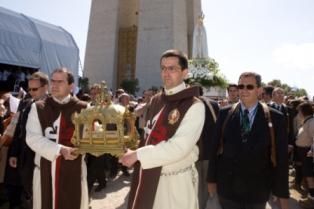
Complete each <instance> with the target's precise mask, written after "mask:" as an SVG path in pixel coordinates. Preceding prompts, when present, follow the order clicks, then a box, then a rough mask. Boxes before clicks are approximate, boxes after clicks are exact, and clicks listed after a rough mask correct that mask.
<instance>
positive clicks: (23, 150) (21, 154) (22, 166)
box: [6, 97, 35, 189]
mask: <svg viewBox="0 0 314 209" xmlns="http://www.w3.org/2000/svg"><path fill="white" fill-rule="evenodd" d="M32 103H33V102H32V100H31V98H29V97H28V98H26V99H23V100H22V101H21V102H20V104H19V107H18V111H19V112H20V117H19V120H18V123H17V125H16V129H15V132H14V136H13V141H12V144H11V146H10V147H9V151H8V159H9V158H10V157H16V158H17V168H12V167H11V166H9V165H8V163H7V168H6V183H8V184H13V185H15V184H18V185H19V184H21V183H22V185H23V186H24V187H25V188H26V187H27V188H26V189H29V188H31V183H32V179H33V170H34V156H35V153H34V152H33V151H32V150H31V149H30V148H29V147H28V145H27V144H26V141H25V138H26V122H27V119H28V113H29V111H30V109H31V104H32ZM20 181H22V182H20Z"/></svg>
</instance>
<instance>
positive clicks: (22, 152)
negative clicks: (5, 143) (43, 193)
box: [6, 72, 49, 209]
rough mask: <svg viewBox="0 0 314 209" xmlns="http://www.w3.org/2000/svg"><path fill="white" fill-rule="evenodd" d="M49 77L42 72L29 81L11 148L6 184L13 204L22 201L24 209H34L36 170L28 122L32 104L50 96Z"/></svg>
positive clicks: (19, 108) (34, 74)
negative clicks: (33, 197)
mask: <svg viewBox="0 0 314 209" xmlns="http://www.w3.org/2000/svg"><path fill="white" fill-rule="evenodd" d="M48 82H49V81H48V76H47V75H46V74H44V73H42V72H36V73H33V74H32V75H31V76H30V78H29V79H28V94H27V95H26V97H25V98H24V99H23V100H22V101H20V103H19V107H18V112H19V113H20V116H19V120H18V123H17V125H16V129H15V132H14V136H13V141H12V144H11V146H10V148H9V152H8V158H9V166H8V168H7V170H6V183H7V184H9V185H10V186H8V189H9V190H10V191H11V192H8V193H9V194H11V198H12V204H13V205H18V204H19V203H20V202H21V200H22V203H21V204H22V207H23V208H25V209H26V208H29V209H31V208H32V181H33V170H34V155H35V154H34V152H33V151H32V150H31V149H30V148H29V147H28V146H27V145H26V142H25V137H26V129H25V126H26V121H27V118H28V113H29V111H30V108H31V104H32V103H33V102H36V101H38V100H41V99H44V98H45V97H46V96H47V94H48ZM20 184H21V185H20Z"/></svg>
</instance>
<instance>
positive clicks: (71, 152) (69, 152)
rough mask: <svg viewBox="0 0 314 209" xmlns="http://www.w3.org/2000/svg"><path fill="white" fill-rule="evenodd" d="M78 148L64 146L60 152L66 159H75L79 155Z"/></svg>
mask: <svg viewBox="0 0 314 209" xmlns="http://www.w3.org/2000/svg"><path fill="white" fill-rule="evenodd" d="M76 151H77V148H73V147H66V146H62V147H61V150H60V154H61V155H62V156H63V158H64V159H66V160H75V159H76V158H77V157H78V154H77V153H76Z"/></svg>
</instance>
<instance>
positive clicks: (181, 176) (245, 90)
mask: <svg viewBox="0 0 314 209" xmlns="http://www.w3.org/2000/svg"><path fill="white" fill-rule="evenodd" d="M160 68H161V71H160V75H161V80H162V82H163V88H162V89H160V91H158V92H156V91H153V90H150V89H148V90H145V91H143V93H142V96H141V97H135V96H134V95H131V94H128V93H127V92H126V91H125V90H123V89H117V90H116V91H115V92H111V95H110V96H111V100H112V102H113V103H115V104H116V105H120V106H122V107H124V108H127V109H128V110H129V111H131V112H133V113H134V114H135V115H136V117H137V120H136V124H135V125H136V128H137V131H138V133H139V136H140V146H139V148H137V149H136V150H128V151H127V152H126V153H125V154H124V155H123V156H122V157H121V158H120V159H118V158H117V157H115V156H112V155H110V154H103V155H101V156H98V157H95V156H93V155H91V154H88V153H87V154H86V155H81V154H77V148H75V147H74V146H73V144H72V143H71V137H72V135H73V131H74V124H73V122H72V120H71V116H72V114H73V113H74V112H80V111H81V110H82V109H84V108H89V107H91V106H94V105H95V104H96V99H97V95H98V94H99V93H100V92H101V87H100V85H99V84H94V85H92V86H91V87H90V90H89V92H85V93H83V92H79V94H77V95H73V90H74V76H73V75H72V74H71V72H70V71H69V70H68V69H66V68H60V69H56V70H55V71H53V73H52V74H51V75H50V79H49V78H48V75H45V74H44V73H42V72H39V71H38V72H34V73H32V74H31V75H29V76H28V79H27V86H28V89H27V91H26V92H27V93H26V94H25V95H24V94H19V96H18V97H20V98H15V97H14V96H13V95H11V94H10V92H9V91H4V90H3V91H1V92H0V136H1V141H0V151H1V155H0V157H1V159H0V207H2V206H1V205H4V204H7V203H8V205H9V208H10V209H15V208H25V209H27V208H28V209H30V208H34V209H55V208H56V209H69V208H71V209H87V208H89V202H90V197H91V194H92V192H98V191H101V190H102V189H104V188H105V187H106V183H107V181H108V178H110V177H111V178H112V177H114V176H116V175H117V173H118V172H119V170H121V172H122V174H123V175H125V176H130V175H132V185H131V191H130V194H129V198H128V208H129V209H150V208H153V209H164V208H167V209H208V208H210V207H211V204H213V201H216V203H217V205H219V207H221V208H222V209H264V208H265V207H266V203H267V202H268V201H273V204H275V205H276V204H277V205H278V206H279V207H280V208H282V209H288V208H289V206H288V198H289V186H290V187H293V188H294V189H296V190H297V191H299V192H300V193H302V194H303V195H304V199H303V200H301V201H300V202H299V204H300V206H301V207H303V208H314V162H313V159H314V158H313V157H314V145H313V144H314V143H313V140H314V116H313V113H314V111H313V101H310V100H309V99H308V98H307V97H302V98H296V97H293V96H291V95H290V96H287V95H285V92H284V90H283V89H282V88H280V87H276V86H262V78H261V75H259V74H257V73H255V72H244V73H242V74H241V75H240V76H239V80H238V83H237V84H229V86H228V88H227V92H228V97H227V98H220V99H219V100H213V99H210V98H207V97H205V96H203V95H202V88H201V87H200V86H197V85H195V86H193V85H192V84H189V85H188V84H185V83H184V80H185V78H186V76H187V74H188V60H187V58H186V56H185V55H184V54H183V53H182V52H180V51H178V50H167V51H166V52H164V53H163V54H162V56H161V58H160ZM17 100H19V103H18V105H17V103H14V102H13V101H17ZM14 106H16V107H14ZM130 168H133V171H132V173H131V174H130V173H129V172H130V171H129V169H130ZM289 174H293V175H294V181H293V182H289V180H288V176H289ZM130 178H131V177H130ZM96 182H97V184H95V183H96ZM289 184H290V185H289ZM96 185H97V186H96ZM94 187H95V188H94ZM273 197H275V198H273Z"/></svg>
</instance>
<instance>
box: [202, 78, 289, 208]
mask: <svg viewBox="0 0 314 209" xmlns="http://www.w3.org/2000/svg"><path fill="white" fill-rule="evenodd" d="M238 89H239V98H240V102H239V103H237V104H235V105H233V106H229V107H226V108H223V109H221V110H220V112H219V116H218V119H217V130H216V133H215V137H214V140H213V141H212V143H211V146H210V149H211V150H210V160H209V168H208V176H207V181H208V182H209V184H208V190H209V192H210V194H211V195H214V194H215V193H216V189H217V193H218V197H219V201H220V203H221V206H222V208H223V209H265V207H266V202H267V201H268V199H269V197H270V194H272V195H274V196H277V197H278V199H279V203H280V206H281V209H287V208H288V197H289V190H288V155H287V154H288V153H287V138H286V132H285V123H284V117H283V115H282V114H281V113H279V112H277V111H275V110H274V109H272V108H268V106H266V105H262V104H261V103H260V102H259V100H258V98H259V96H260V94H261V93H262V88H261V76H260V75H258V74H256V73H253V72H246V73H242V74H241V75H240V77H239V81H238ZM266 111H270V114H265V112H266ZM267 116H270V118H271V120H268V119H267ZM270 121H271V122H270ZM271 127H273V131H274V132H272V133H274V137H271V131H270V130H271ZM272 139H274V140H275V141H274V143H275V145H274V146H273V143H272ZM272 151H274V152H275V153H274V155H272V154H271V153H272ZM273 156H275V157H273ZM273 159H275V160H273Z"/></svg>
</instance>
